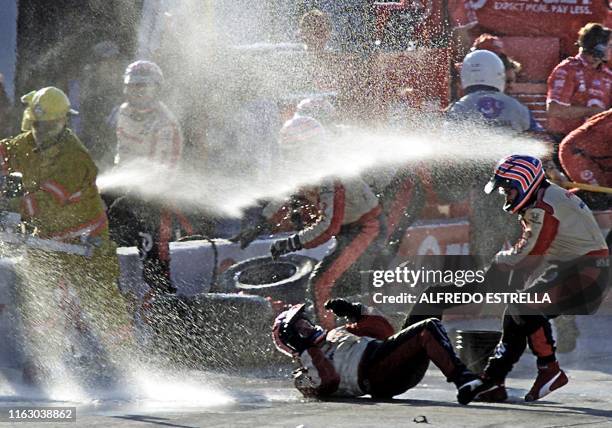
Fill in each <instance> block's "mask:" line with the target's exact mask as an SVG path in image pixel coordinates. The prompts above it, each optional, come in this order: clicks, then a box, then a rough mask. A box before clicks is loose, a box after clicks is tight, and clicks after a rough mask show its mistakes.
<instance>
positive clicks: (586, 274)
mask: <svg viewBox="0 0 612 428" xmlns="http://www.w3.org/2000/svg"><path fill="white" fill-rule="evenodd" d="M520 220H521V224H522V227H523V234H522V237H521V239H520V241H519V242H518V243H517V244H516V245H515V246H514V247H513V248H512V249H509V250H505V251H500V252H499V253H497V255H496V256H495V259H494V262H495V265H496V266H498V267H499V268H500V269H504V268H505V269H513V270H514V273H515V274H521V271H522V272H533V271H534V269H537V270H538V271H537V273H538V274H536V275H533V274H532V275H531V277H532V278H533V277H534V276H536V278H535V279H533V280H529V281H528V283H527V287H526V289H525V290H524V291H525V292H529V293H530V294H532V295H536V296H540V299H539V301H540V302H541V301H542V300H543V296H544V294H545V293H547V295H548V296H549V298H550V300H551V302H550V303H548V302H544V303H538V302H537V301H536V303H524V304H520V303H519V304H511V305H509V306H507V307H506V312H505V315H504V326H503V336H502V339H501V343H500V346H498V349H497V352H496V353H495V356H494V357H493V358H491V360H490V362H489V365H488V366H487V368H486V369H485V372H486V374H487V375H488V376H489V377H490V378H492V379H496V380H499V381H502V380H503V379H504V378H505V376H506V375H507V374H508V373H509V372H510V370H511V369H512V366H513V364H514V363H516V361H518V359H519V358H520V356H521V355H522V353H523V351H524V350H525V346H526V343H529V346H530V348H531V350H532V351H533V353H534V354H535V355H536V356H537V357H538V365H539V366H542V365H545V364H548V363H550V362H552V361H555V347H554V340H553V338H552V332H551V325H550V321H549V319H550V318H554V317H555V316H557V315H559V314H589V313H593V312H594V311H595V310H596V309H597V308H598V307H599V305H600V304H601V301H602V299H603V297H605V292H606V291H607V287H608V275H609V260H608V247H607V245H606V242H605V239H604V237H603V235H602V233H601V231H600V229H599V226H598V225H597V222H596V221H595V218H594V217H593V214H592V213H591V211H590V210H589V208H588V207H587V206H586V204H585V203H584V202H583V201H582V200H581V199H580V198H578V197H577V196H575V195H574V194H573V193H571V192H570V191H568V190H565V189H562V188H561V187H559V186H557V185H555V184H549V183H548V182H544V184H543V185H542V186H541V188H540V189H539V190H538V192H537V196H536V198H534V200H533V202H532V203H531V204H530V205H529V206H528V207H527V208H526V209H525V210H524V212H522V214H521V216H520ZM525 339H527V340H525Z"/></svg>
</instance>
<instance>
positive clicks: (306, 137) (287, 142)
mask: <svg viewBox="0 0 612 428" xmlns="http://www.w3.org/2000/svg"><path fill="white" fill-rule="evenodd" d="M324 139H325V129H324V128H323V125H321V123H320V122H319V121H318V120H316V119H313V118H312V117H308V116H295V117H293V118H292V119H289V120H288V121H287V122H285V124H284V125H283V127H282V128H281V130H280V138H279V144H280V146H281V149H284V148H287V149H291V148H299V147H303V146H306V147H308V146H310V145H313V144H317V143H320V142H321V141H322V140H324Z"/></svg>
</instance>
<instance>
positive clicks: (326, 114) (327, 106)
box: [295, 98, 336, 123]
mask: <svg viewBox="0 0 612 428" xmlns="http://www.w3.org/2000/svg"><path fill="white" fill-rule="evenodd" d="M295 114H296V116H307V117H312V118H315V119H316V120H318V121H319V122H321V123H330V122H333V121H334V119H335V118H336V108H335V107H334V106H333V104H332V103H330V102H329V101H328V100H327V99H325V98H305V99H303V100H302V101H300V102H299V103H298V105H297V107H296V110H295Z"/></svg>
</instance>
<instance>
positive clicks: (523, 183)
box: [484, 155, 544, 213]
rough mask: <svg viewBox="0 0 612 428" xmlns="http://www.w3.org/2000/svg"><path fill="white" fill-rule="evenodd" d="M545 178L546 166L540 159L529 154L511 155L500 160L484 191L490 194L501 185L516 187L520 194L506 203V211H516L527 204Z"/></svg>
mask: <svg viewBox="0 0 612 428" xmlns="http://www.w3.org/2000/svg"><path fill="white" fill-rule="evenodd" d="M543 180H544V168H543V167H542V161H541V160H540V159H538V158H536V157H533V156H528V155H511V156H508V157H505V158H503V159H502V160H501V161H499V163H498V164H497V166H496V167H495V170H494V175H493V177H492V178H491V180H490V181H489V182H488V183H487V185H486V186H485V188H484V191H485V193H487V194H489V193H491V192H492V191H493V190H495V189H497V188H500V187H503V188H514V189H516V190H517V191H518V196H517V197H516V198H515V199H514V200H513V201H512V202H511V203H506V204H504V210H505V211H508V212H511V213H516V212H518V211H519V210H520V209H521V208H523V207H524V206H525V204H526V203H527V201H529V199H530V198H531V196H532V195H533V194H534V193H535V192H536V191H537V189H538V188H539V187H540V184H542V181H543Z"/></svg>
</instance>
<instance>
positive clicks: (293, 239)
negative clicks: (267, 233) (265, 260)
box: [270, 235, 302, 260]
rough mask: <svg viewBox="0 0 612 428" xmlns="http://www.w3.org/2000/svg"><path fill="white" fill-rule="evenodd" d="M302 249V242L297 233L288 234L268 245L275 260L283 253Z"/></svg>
mask: <svg viewBox="0 0 612 428" xmlns="http://www.w3.org/2000/svg"><path fill="white" fill-rule="evenodd" d="M301 249H302V243H301V242H300V237H299V236H298V235H293V236H290V237H289V238H287V239H279V240H278V241H276V242H274V243H273V244H272V246H271V247H270V254H271V255H272V258H273V259H274V260H277V259H278V258H279V257H280V256H282V255H283V254H288V253H292V252H294V251H299V250H301Z"/></svg>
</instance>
